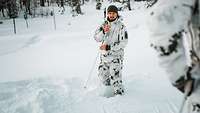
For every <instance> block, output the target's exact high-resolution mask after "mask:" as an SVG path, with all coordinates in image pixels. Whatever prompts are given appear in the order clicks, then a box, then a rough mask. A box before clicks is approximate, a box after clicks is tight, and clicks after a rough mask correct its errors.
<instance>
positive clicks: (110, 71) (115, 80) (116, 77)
mask: <svg viewBox="0 0 200 113" xmlns="http://www.w3.org/2000/svg"><path fill="white" fill-rule="evenodd" d="M110 54H111V55H110ZM123 55H124V53H123V52H120V53H118V55H112V53H108V54H101V56H100V60H101V61H100V65H99V68H98V71H99V74H98V76H99V78H100V80H101V82H102V84H103V85H105V86H112V87H113V89H114V93H115V94H120V95H122V94H123V93H124V88H123V85H122V68H123Z"/></svg>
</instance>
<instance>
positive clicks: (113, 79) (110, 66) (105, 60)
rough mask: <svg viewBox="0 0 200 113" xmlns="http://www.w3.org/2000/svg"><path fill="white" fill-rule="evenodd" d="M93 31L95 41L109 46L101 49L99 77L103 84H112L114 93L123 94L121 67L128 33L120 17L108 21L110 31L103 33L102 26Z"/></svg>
mask: <svg viewBox="0 0 200 113" xmlns="http://www.w3.org/2000/svg"><path fill="white" fill-rule="evenodd" d="M104 24H105V23H103V24H102V25H101V26H99V27H98V28H97V30H96V31H95V35H94V38H95V40H96V41H97V42H101V43H105V44H107V45H109V46H110V50H108V51H101V55H100V64H99V68H98V70H99V74H98V76H99V78H100V80H101V82H102V83H103V85H105V86H112V87H113V89H114V93H115V94H123V93H124V87H123V85H122V68H123V59H124V48H125V46H126V45H127V42H128V34H127V31H126V27H125V25H124V24H123V23H122V22H121V19H119V18H118V19H117V20H115V21H113V22H109V24H110V26H111V27H110V31H109V32H108V33H107V34H104V33H103V28H102V26H103V25H104Z"/></svg>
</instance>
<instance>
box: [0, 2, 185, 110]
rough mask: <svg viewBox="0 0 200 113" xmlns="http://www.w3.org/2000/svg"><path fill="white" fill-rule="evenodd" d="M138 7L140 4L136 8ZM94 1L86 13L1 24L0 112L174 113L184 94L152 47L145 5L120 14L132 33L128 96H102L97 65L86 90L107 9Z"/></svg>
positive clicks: (127, 62)
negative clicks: (96, 36)
mask: <svg viewBox="0 0 200 113" xmlns="http://www.w3.org/2000/svg"><path fill="white" fill-rule="evenodd" d="M136 6H137V7H136ZM93 9H95V5H94V4H88V5H87V6H85V7H84V9H83V10H84V11H85V15H82V16H78V17H75V18H72V17H71V16H70V15H67V14H65V15H59V14H57V15H56V22H57V30H56V31H55V30H54V29H53V23H52V22H53V21H52V17H48V18H36V19H29V23H30V28H29V29H27V28H26V25H25V23H24V20H23V19H17V20H16V21H17V26H18V30H17V32H18V33H17V35H14V34H13V31H12V20H3V22H4V24H3V25H1V26H2V27H1V26H0V36H1V37H0V82H1V83H0V89H1V90H0V106H1V107H0V113H175V112H177V111H178V109H179V106H180V103H181V100H182V98H181V97H182V95H181V93H180V92H178V91H177V90H176V89H175V88H174V87H172V86H171V84H170V83H169V80H168V78H167V76H166V73H165V72H164V70H163V69H162V68H160V67H159V65H158V59H157V56H156V54H155V51H154V50H152V48H150V43H149V40H148V39H149V36H150V35H149V31H148V29H147V26H146V24H145V23H146V21H147V19H148V18H149V12H148V10H147V9H145V8H144V7H143V4H142V3H141V4H137V5H135V4H134V10H133V11H125V12H120V14H121V15H122V16H123V18H124V23H125V25H126V26H127V30H128V34H129V42H128V46H127V48H126V50H125V61H124V70H123V80H124V85H125V88H126V94H125V95H124V96H116V97H111V98H106V97H102V96H100V95H99V92H100V91H101V89H100V88H101V87H99V81H98V78H97V69H96V68H97V65H98V61H97V62H96V65H95V66H96V67H95V70H94V71H93V72H92V77H91V79H89V81H88V85H87V87H88V88H87V89H84V88H83V85H84V84H85V81H86V79H87V77H88V74H89V71H90V69H91V68H92V67H91V66H92V64H93V63H94V59H95V57H96V55H97V53H98V44H97V43H96V42H95V41H94V39H93V34H94V31H95V29H96V27H97V26H98V25H99V24H100V23H101V22H102V21H103V11H102V10H101V11H96V10H93Z"/></svg>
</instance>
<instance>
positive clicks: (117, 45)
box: [108, 25, 128, 51]
mask: <svg viewBox="0 0 200 113" xmlns="http://www.w3.org/2000/svg"><path fill="white" fill-rule="evenodd" d="M127 43H128V33H127V30H126V27H125V26H124V25H121V28H120V31H119V33H118V37H117V41H116V42H114V43H113V44H112V45H110V47H108V48H110V50H114V51H117V50H119V49H124V48H125V47H126V45H127Z"/></svg>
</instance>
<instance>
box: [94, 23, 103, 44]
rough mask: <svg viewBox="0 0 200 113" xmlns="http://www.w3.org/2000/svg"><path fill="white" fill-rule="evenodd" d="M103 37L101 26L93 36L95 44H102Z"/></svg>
mask: <svg viewBox="0 0 200 113" xmlns="http://www.w3.org/2000/svg"><path fill="white" fill-rule="evenodd" d="M104 36H105V33H104V30H103V25H101V26H99V27H98V28H97V29H96V31H95V34H94V39H95V40H96V41H97V42H102V41H103V39H104Z"/></svg>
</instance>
